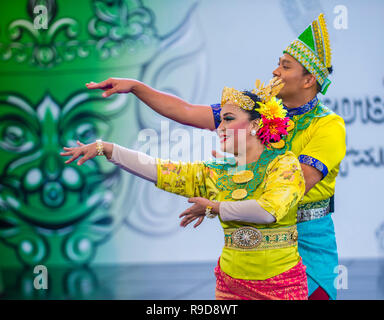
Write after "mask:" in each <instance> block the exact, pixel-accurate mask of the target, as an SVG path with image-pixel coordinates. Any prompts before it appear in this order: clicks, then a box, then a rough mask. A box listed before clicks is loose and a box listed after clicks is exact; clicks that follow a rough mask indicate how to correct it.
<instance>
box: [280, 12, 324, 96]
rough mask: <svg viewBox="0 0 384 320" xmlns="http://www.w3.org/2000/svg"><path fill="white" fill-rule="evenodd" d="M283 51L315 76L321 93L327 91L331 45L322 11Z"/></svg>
mask: <svg viewBox="0 0 384 320" xmlns="http://www.w3.org/2000/svg"><path fill="white" fill-rule="evenodd" d="M284 53H288V54H289V55H291V56H292V57H294V58H295V59H296V60H297V61H299V62H300V63H301V64H302V65H303V66H304V68H305V69H307V70H308V71H309V72H310V73H311V74H313V75H314V76H315V77H316V80H317V82H318V83H319V84H320V85H321V93H322V94H325V93H326V92H327V89H328V86H329V85H330V84H331V81H330V80H329V79H328V75H329V71H328V68H330V67H331V46H330V43H329V35H328V30H327V25H326V22H325V19H324V14H323V13H321V14H320V15H319V17H318V18H317V20H315V21H313V22H312V24H311V25H309V26H308V28H307V29H305V30H304V32H303V33H302V34H301V35H300V36H299V37H298V38H297V39H296V40H294V41H293V42H292V43H291V44H290V45H289V46H288V47H287V48H286V49H285V50H284Z"/></svg>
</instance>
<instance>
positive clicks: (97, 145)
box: [96, 139, 104, 156]
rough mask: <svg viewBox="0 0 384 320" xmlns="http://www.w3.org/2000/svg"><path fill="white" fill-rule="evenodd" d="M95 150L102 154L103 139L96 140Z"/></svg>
mask: <svg viewBox="0 0 384 320" xmlns="http://www.w3.org/2000/svg"><path fill="white" fill-rule="evenodd" d="M96 151H97V155H98V156H103V155H104V146H103V141H102V140H101V139H97V140H96Z"/></svg>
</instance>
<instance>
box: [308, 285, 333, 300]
mask: <svg viewBox="0 0 384 320" xmlns="http://www.w3.org/2000/svg"><path fill="white" fill-rule="evenodd" d="M308 300H329V296H328V294H327V293H326V292H325V291H324V289H323V288H322V287H318V288H317V289H316V290H315V291H313V293H312V294H311V295H310V296H309V298H308Z"/></svg>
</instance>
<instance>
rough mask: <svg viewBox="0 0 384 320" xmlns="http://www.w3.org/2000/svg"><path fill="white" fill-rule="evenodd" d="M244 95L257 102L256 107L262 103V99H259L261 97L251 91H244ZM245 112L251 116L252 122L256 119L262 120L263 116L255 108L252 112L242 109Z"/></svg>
mask: <svg viewBox="0 0 384 320" xmlns="http://www.w3.org/2000/svg"><path fill="white" fill-rule="evenodd" d="M241 93H242V94H243V95H245V96H247V97H249V98H251V99H252V101H254V102H255V106H257V102H261V99H260V98H259V96H258V95H257V94H254V93H252V92H250V91H246V90H244V91H242V92H241ZM242 110H244V111H245V112H247V113H248V114H249V119H250V120H255V119H260V118H261V115H260V113H258V112H257V111H256V110H255V108H253V109H252V110H245V109H242Z"/></svg>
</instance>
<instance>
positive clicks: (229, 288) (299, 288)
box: [215, 259, 308, 300]
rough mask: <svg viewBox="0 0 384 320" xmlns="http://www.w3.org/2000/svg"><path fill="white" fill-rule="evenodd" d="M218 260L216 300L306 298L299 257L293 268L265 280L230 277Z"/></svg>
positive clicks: (305, 282)
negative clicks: (221, 267)
mask: <svg viewBox="0 0 384 320" xmlns="http://www.w3.org/2000/svg"><path fill="white" fill-rule="evenodd" d="M219 261H220V259H219ZM219 261H218V263H217V266H216V268H215V275H216V294H215V295H216V300H308V285H307V275H306V273H305V266H304V265H303V263H302V261H301V259H300V261H299V262H298V264H297V265H295V266H294V267H293V268H291V269H289V270H287V271H285V272H283V273H281V274H279V275H277V276H275V277H272V278H269V279H266V280H242V279H235V278H232V277H230V276H229V275H227V274H226V273H224V272H223V271H222V270H221V269H220V264H219Z"/></svg>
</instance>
